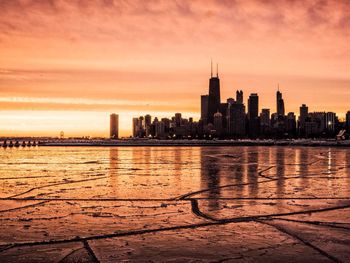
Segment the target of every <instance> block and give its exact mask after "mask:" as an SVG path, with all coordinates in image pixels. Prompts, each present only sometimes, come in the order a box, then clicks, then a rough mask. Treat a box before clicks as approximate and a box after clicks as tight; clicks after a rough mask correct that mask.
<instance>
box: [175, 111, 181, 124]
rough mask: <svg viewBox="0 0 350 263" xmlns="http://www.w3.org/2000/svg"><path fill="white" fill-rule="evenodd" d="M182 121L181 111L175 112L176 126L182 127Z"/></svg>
mask: <svg viewBox="0 0 350 263" xmlns="http://www.w3.org/2000/svg"><path fill="white" fill-rule="evenodd" d="M181 123H182V117H181V113H175V126H176V127H180V126H181Z"/></svg>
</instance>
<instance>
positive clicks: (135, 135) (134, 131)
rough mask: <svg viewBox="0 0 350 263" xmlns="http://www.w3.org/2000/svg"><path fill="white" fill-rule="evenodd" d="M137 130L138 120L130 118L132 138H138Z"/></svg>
mask: <svg viewBox="0 0 350 263" xmlns="http://www.w3.org/2000/svg"><path fill="white" fill-rule="evenodd" d="M139 130H140V125H139V118H132V136H133V137H134V138H136V137H138V136H139Z"/></svg>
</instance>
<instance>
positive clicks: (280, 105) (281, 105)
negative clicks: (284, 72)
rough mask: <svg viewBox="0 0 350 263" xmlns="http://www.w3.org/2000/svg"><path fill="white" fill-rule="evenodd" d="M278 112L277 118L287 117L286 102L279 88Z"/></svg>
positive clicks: (277, 98)
mask: <svg viewBox="0 0 350 263" xmlns="http://www.w3.org/2000/svg"><path fill="white" fill-rule="evenodd" d="M276 111H277V117H278V116H284V115H285V112H284V100H283V98H282V93H281V92H280V91H279V88H278V90H277V93H276Z"/></svg>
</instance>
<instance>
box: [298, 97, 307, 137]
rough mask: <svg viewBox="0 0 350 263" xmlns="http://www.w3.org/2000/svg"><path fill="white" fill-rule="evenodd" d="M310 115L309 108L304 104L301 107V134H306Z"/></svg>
mask: <svg viewBox="0 0 350 263" xmlns="http://www.w3.org/2000/svg"><path fill="white" fill-rule="evenodd" d="M308 115H309V108H308V107H307V106H306V105H305V104H303V105H301V107H300V108H299V135H301V136H303V135H305V122H306V120H307V118H308Z"/></svg>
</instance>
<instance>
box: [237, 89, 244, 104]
mask: <svg viewBox="0 0 350 263" xmlns="http://www.w3.org/2000/svg"><path fill="white" fill-rule="evenodd" d="M236 101H237V103H238V104H243V91H242V90H237V91H236Z"/></svg>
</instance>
